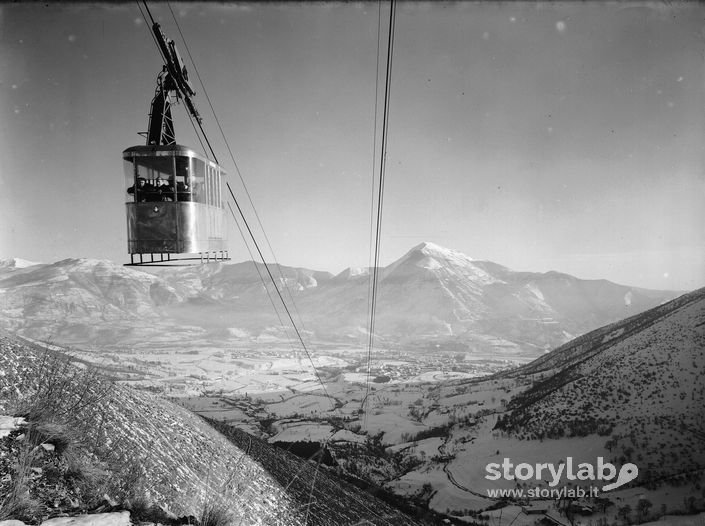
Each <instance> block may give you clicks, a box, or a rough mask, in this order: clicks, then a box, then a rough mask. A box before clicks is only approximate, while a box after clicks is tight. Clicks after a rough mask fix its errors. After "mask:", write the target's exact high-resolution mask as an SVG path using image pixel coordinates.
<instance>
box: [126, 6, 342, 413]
mask: <svg viewBox="0 0 705 526" xmlns="http://www.w3.org/2000/svg"><path fill="white" fill-rule="evenodd" d="M143 2H144V6H145V9H146V10H147V14H148V15H149V18H150V19H151V20H152V24H153V25H154V24H156V21H155V20H154V17H153V16H152V13H151V12H150V10H149V7H148V6H147V2H146V0H143ZM140 12H141V9H140ZM172 14H173V12H172ZM143 16H144V15H143ZM177 25H178V23H177ZM179 31H180V30H179ZM182 37H183V35H182ZM155 43H157V42H156V39H155ZM184 45H186V42H185V41H184ZM157 47H158V48H159V49H160V54H162V53H161V47H160V46H159V45H158V43H157ZM162 58H164V56H163V54H162ZM191 60H192V62H193V58H191ZM195 70H196V66H195V62H194V71H195ZM204 91H205V89H204ZM211 109H212V107H211ZM187 113H188V112H187ZM213 113H214V116H215V118H216V121H217V115H216V114H215V111H214V110H213ZM196 121H197V123H198V127H199V129H200V131H201V134H202V135H203V138H204V140H205V141H206V144H207V145H208V148H209V150H210V152H211V154H212V156H213V159H214V161H215V162H216V163H217V164H220V163H219V162H218V159H217V156H216V154H215V151H214V150H213V147H212V145H211V143H210V141H209V140H208V136H207V134H206V132H205V130H204V129H203V124H202V123H201V122H199V121H198V119H196ZM192 122H193V121H192ZM221 131H222V128H221ZM223 138H224V140H225V142H226V145H227V139H225V136H224V137H223ZM228 150H230V151H231V153H232V150H231V149H230V147H229V145H228ZM233 160H234V158H233ZM236 168H237V164H236ZM238 173H239V169H238ZM243 183H244V181H243ZM225 185H226V187H227V189H228V191H229V193H230V196H231V197H232V200H233V202H234V203H235V206H236V207H237V210H238V213H239V215H240V218H241V219H242V222H243V224H244V225H245V228H246V229H247V232H248V234H249V236H250V238H251V239H252V243H253V244H254V246H255V248H256V250H257V253H258V254H259V257H260V259H261V260H262V263H263V265H264V268H265V270H266V271H267V274H268V276H269V279H270V280H271V282H272V283H273V285H274V288H275V290H276V292H277V296H278V297H279V300H280V301H281V303H282V306H283V307H284V311H285V312H286V314H287V316H288V318H289V321H290V323H291V325H292V327H293V328H294V332H295V333H296V336H297V338H298V340H299V342H300V344H301V347H302V349H303V350H304V352H305V353H306V356H307V358H308V360H309V362H310V364H311V367H312V368H313V371H314V373H315V377H316V379H317V380H318V382H319V383H320V384H321V387H322V389H323V393H324V394H325V396H326V398H328V400H329V401H330V402H331V406H332V408H333V409H336V410H337V406H336V403H335V400H334V399H333V397H331V396H330V394H329V393H328V390H327V389H326V386H325V384H324V383H323V379H322V378H321V376H320V374H319V372H318V369H317V368H316V366H315V364H314V362H313V358H312V357H311V354H310V352H309V350H308V347H307V346H306V343H305V342H304V339H303V336H302V335H301V332H300V331H299V328H298V327H297V326H296V322H295V321H294V318H293V316H292V315H291V311H290V310H289V307H288V306H287V304H286V301H285V300H284V297H283V296H282V293H281V291H280V290H279V287H277V283H276V280H275V279H274V276H273V275H272V272H271V270H270V268H269V265H268V264H267V261H266V260H265V258H264V255H263V254H262V250H261V248H260V246H259V243H258V242H257V239H256V237H255V235H254V233H253V232H252V229H251V228H250V225H249V222H248V221H247V218H246V217H245V214H244V213H243V211H242V208H241V207H240V203H239V202H238V200H237V198H236V197H235V193H234V192H233V189H232V187H231V186H230V183H228V182H227V181H226V183H225ZM253 208H254V205H253ZM231 211H232V209H231ZM233 217H235V214H234V213H233ZM260 226H261V223H260ZM263 282H264V281H263ZM265 287H266V283H265Z"/></svg>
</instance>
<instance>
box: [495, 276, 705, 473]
mask: <svg viewBox="0 0 705 526" xmlns="http://www.w3.org/2000/svg"><path fill="white" fill-rule="evenodd" d="M704 350H705V289H700V290H697V291H694V292H692V293H689V294H686V295H684V296H682V297H680V298H678V299H676V300H674V301H672V302H669V303H667V304H665V305H662V306H660V307H657V308H654V309H651V310H649V311H647V312H644V313H642V314H640V315H637V316H634V317H631V318H629V319H627V320H624V321H622V322H618V323H615V324H613V325H610V326H608V327H604V328H601V329H599V330H596V331H594V332H591V333H589V334H587V335H585V336H583V337H582V338H579V339H577V340H575V341H573V342H570V343H569V344H567V345H565V346H563V347H561V348H559V349H557V350H555V351H554V352H552V353H550V354H549V355H547V356H545V357H543V358H540V359H539V360H536V361H535V362H532V363H531V364H528V365H526V366H524V367H522V368H520V369H517V370H515V371H513V372H512V373H511V374H510V375H507V376H515V377H520V376H526V375H530V376H532V377H534V378H543V380H542V381H539V382H538V383H536V384H535V385H534V386H533V387H532V388H531V389H529V390H528V391H526V392H525V393H523V394H522V395H520V396H518V397H516V398H515V399H513V400H512V401H511V402H510V404H509V408H510V409H512V411H511V414H510V416H508V417H507V419H506V421H504V422H503V424H502V425H501V426H500V427H503V428H505V429H508V430H511V431H512V432H513V433H514V434H517V435H521V436H525V437H531V438H545V437H560V436H571V435H578V436H580V435H586V434H590V433H599V434H601V435H603V436H604V437H605V438H604V440H605V441H608V440H609V443H610V449H611V450H612V452H613V454H614V455H615V458H619V457H620V456H624V457H625V458H626V459H627V460H628V461H631V462H635V463H636V464H637V465H639V469H640V479H641V480H642V482H643V481H645V480H649V479H655V478H658V477H667V476H671V475H673V474H677V473H684V472H687V471H689V470H692V469H696V468H698V467H699V468H700V469H702V468H705V449H704V448H702V447H694V446H695V445H696V444H700V445H702V443H703V440H704V439H705V419H704V417H705V411H704V410H703V408H704V407H705V353H704V352H703V351H704ZM635 451H636V452H638V458H637V457H635V456H634V452H635Z"/></svg>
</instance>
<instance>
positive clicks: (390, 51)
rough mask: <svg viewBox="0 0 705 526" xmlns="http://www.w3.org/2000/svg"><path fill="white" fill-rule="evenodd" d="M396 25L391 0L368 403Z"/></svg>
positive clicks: (373, 276)
mask: <svg viewBox="0 0 705 526" xmlns="http://www.w3.org/2000/svg"><path fill="white" fill-rule="evenodd" d="M395 26H396V0H390V12H389V36H388V40H387V71H386V79H385V85H384V111H383V113H382V147H381V150H380V165H379V185H378V194H377V218H376V219H377V223H376V231H375V251H374V252H375V254H374V256H375V257H374V265H373V266H372V301H371V309H370V324H369V327H370V330H369V333H368V337H369V340H368V351H367V356H368V377H367V390H366V393H365V398H364V399H363V400H364V402H365V403H367V398H368V396H369V392H370V374H369V369H370V368H369V361H370V360H371V357H372V348H373V347H374V334H375V318H376V314H377V293H378V288H379V255H380V244H381V238H382V209H383V206H384V182H385V176H386V167H387V142H388V140H389V101H390V95H391V85H392V62H393V59H394V32H395ZM367 415H368V411H365V416H364V424H365V426H366V425H367Z"/></svg>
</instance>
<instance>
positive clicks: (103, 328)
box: [0, 243, 678, 356]
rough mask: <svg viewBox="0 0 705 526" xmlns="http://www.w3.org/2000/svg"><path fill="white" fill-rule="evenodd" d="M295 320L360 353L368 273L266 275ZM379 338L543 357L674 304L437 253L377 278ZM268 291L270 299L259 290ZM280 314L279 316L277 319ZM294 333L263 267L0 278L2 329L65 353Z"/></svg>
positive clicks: (420, 252)
mask: <svg viewBox="0 0 705 526" xmlns="http://www.w3.org/2000/svg"><path fill="white" fill-rule="evenodd" d="M269 272H271V273H272V275H273V277H274V278H275V281H276V282H277V288H278V289H279V292H280V293H281V295H282V296H283V298H284V299H285V301H287V304H288V309H289V312H290V313H291V314H292V316H293V317H294V319H295V321H297V322H298V323H299V324H300V327H301V328H302V330H303V331H304V333H305V334H306V335H307V337H310V338H311V339H312V340H314V341H315V340H317V341H338V342H343V341H345V342H351V341H352V342H354V341H365V339H366V337H367V336H366V334H367V332H366V331H367V325H368V318H369V314H368V312H369V311H368V308H369V289H370V276H371V273H370V270H369V269H364V268H363V269H348V270H346V271H343V272H341V273H340V274H338V275H336V276H334V275H332V274H330V273H327V272H318V271H314V270H309V269H303V268H294V267H286V266H278V267H277V266H273V265H270V266H269ZM379 278H380V281H379V290H378V294H377V309H376V314H377V316H376V321H375V333H376V335H377V337H378V341H380V342H382V343H383V344H388V345H396V344H405V345H407V346H411V347H414V346H416V348H419V349H423V348H425V347H427V346H429V345H433V346H436V345H442V344H444V343H447V342H453V344H454V345H461V346H465V348H466V349H467V350H468V351H469V352H472V351H478V352H488V351H489V352H495V351H502V350H507V351H511V352H512V353H527V355H533V356H536V355H539V354H540V353H543V352H544V351H545V350H547V349H549V348H552V347H556V346H558V345H560V344H563V343H565V342H566V341H568V340H569V339H571V338H573V337H575V336H577V335H580V334H583V333H585V332H588V331H590V330H593V329H595V328H597V327H600V326H603V325H606V324H609V323H612V322H615V321H617V320H619V319H623V318H625V317H628V316H630V315H633V314H636V313H638V312H641V311H643V310H646V309H649V308H652V307H654V306H657V305H659V304H661V303H663V302H665V301H668V300H670V299H672V298H674V297H676V296H677V295H678V293H676V292H670V291H649V290H643V289H637V288H633V287H628V286H623V285H618V284H615V283H611V282H609V281H605V280H581V279H578V278H575V277H573V276H569V275H567V274H561V273H557V272H548V273H531V272H514V271H512V270H510V269H508V268H506V267H503V266H501V265H498V264H496V263H492V262H488V261H476V260H473V259H471V258H470V257H468V256H466V255H464V254H462V253H460V252H457V251H455V250H450V249H447V248H443V247H440V246H438V245H435V244H433V243H422V244H420V245H418V246H416V247H414V248H412V249H411V250H410V251H409V252H408V253H406V254H405V255H404V256H403V257H401V258H400V259H399V260H397V261H395V262H394V263H392V264H390V265H388V266H387V267H384V268H381V269H380V271H379ZM263 279H264V281H265V282H268V283H269V284H268V285H267V286H266V287H265V285H264V284H263V281H262V280H263ZM275 309H276V310H275ZM287 324H288V314H286V313H285V311H284V309H283V308H282V306H281V303H280V300H279V297H278V294H277V291H275V290H274V286H273V285H272V284H271V283H270V282H269V276H268V272H267V269H266V268H264V266H263V265H262V264H255V263H253V262H244V263H237V264H223V263H216V264H209V265H201V266H194V267H173V268H165V269H154V268H153V269H149V270H148V271H145V270H143V269H135V268H125V267H120V266H117V265H114V264H112V263H110V262H106V261H98V260H75V259H69V260H64V261H59V262H57V263H54V264H51V265H35V266H29V267H26V268H21V269H18V268H14V267H7V268H3V267H0V326H4V327H7V328H10V329H12V330H16V331H19V332H20V333H21V334H24V335H26V336H30V337H33V338H40V339H55V340H56V341H60V342H62V343H82V342H86V341H90V342H93V343H96V344H98V343H99V342H100V341H101V339H102V340H110V342H111V343H112V344H115V343H116V342H120V341H123V340H125V339H126V338H128V339H129V338H141V339H143V340H144V339H148V338H150V337H151V335H153V334H157V333H158V334H159V335H160V338H161V339H162V340H163V339H164V338H165V337H167V335H168V334H174V335H177V336H178V338H180V339H183V338H184V333H183V331H181V329H182V328H184V327H191V328H197V329H198V330H201V331H205V333H207V334H211V335H213V337H218V335H222V334H233V333H236V334H248V335H251V336H252V337H256V336H258V335H259V334H262V333H264V332H267V331H270V332H271V331H272V328H274V327H279V326H281V325H287Z"/></svg>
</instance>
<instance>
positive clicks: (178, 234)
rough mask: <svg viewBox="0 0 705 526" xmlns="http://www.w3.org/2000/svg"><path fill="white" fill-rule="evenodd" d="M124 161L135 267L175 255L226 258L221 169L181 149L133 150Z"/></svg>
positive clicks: (130, 248) (129, 245) (129, 244)
mask: <svg viewBox="0 0 705 526" xmlns="http://www.w3.org/2000/svg"><path fill="white" fill-rule="evenodd" d="M122 158H123V164H124V167H125V181H126V186H125V188H126V190H127V202H126V203H125V207H126V209H127V210H126V211H127V250H128V252H129V253H130V260H131V264H132V265H139V264H144V263H156V262H159V261H165V257H166V261H172V259H171V256H172V254H196V253H200V258H201V260H203V258H204V254H205V257H206V258H207V259H210V257H211V254H212V253H213V257H214V258H215V259H216V260H217V259H218V255H219V254H220V257H221V259H226V258H227V253H226V250H227V248H226V240H225V209H224V202H223V199H222V192H223V190H224V188H223V186H224V185H223V182H222V178H223V176H224V175H225V173H224V172H223V170H222V168H221V167H220V166H218V165H217V164H216V163H214V162H213V161H209V160H208V159H205V158H204V157H202V156H201V155H199V154H197V153H196V152H194V151H193V150H191V149H189V148H187V147H185V146H179V145H177V144H173V145H167V146H133V147H131V148H128V149H127V150H125V151H124V152H123V153H122ZM144 254H149V255H150V260H151V261H146V262H145V261H143V259H142V256H143V255H144ZM155 254H156V255H158V256H159V258H160V259H159V260H156V261H155V260H154V255H155ZM135 255H139V261H138V262H137V263H136V262H135V259H134V257H135Z"/></svg>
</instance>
